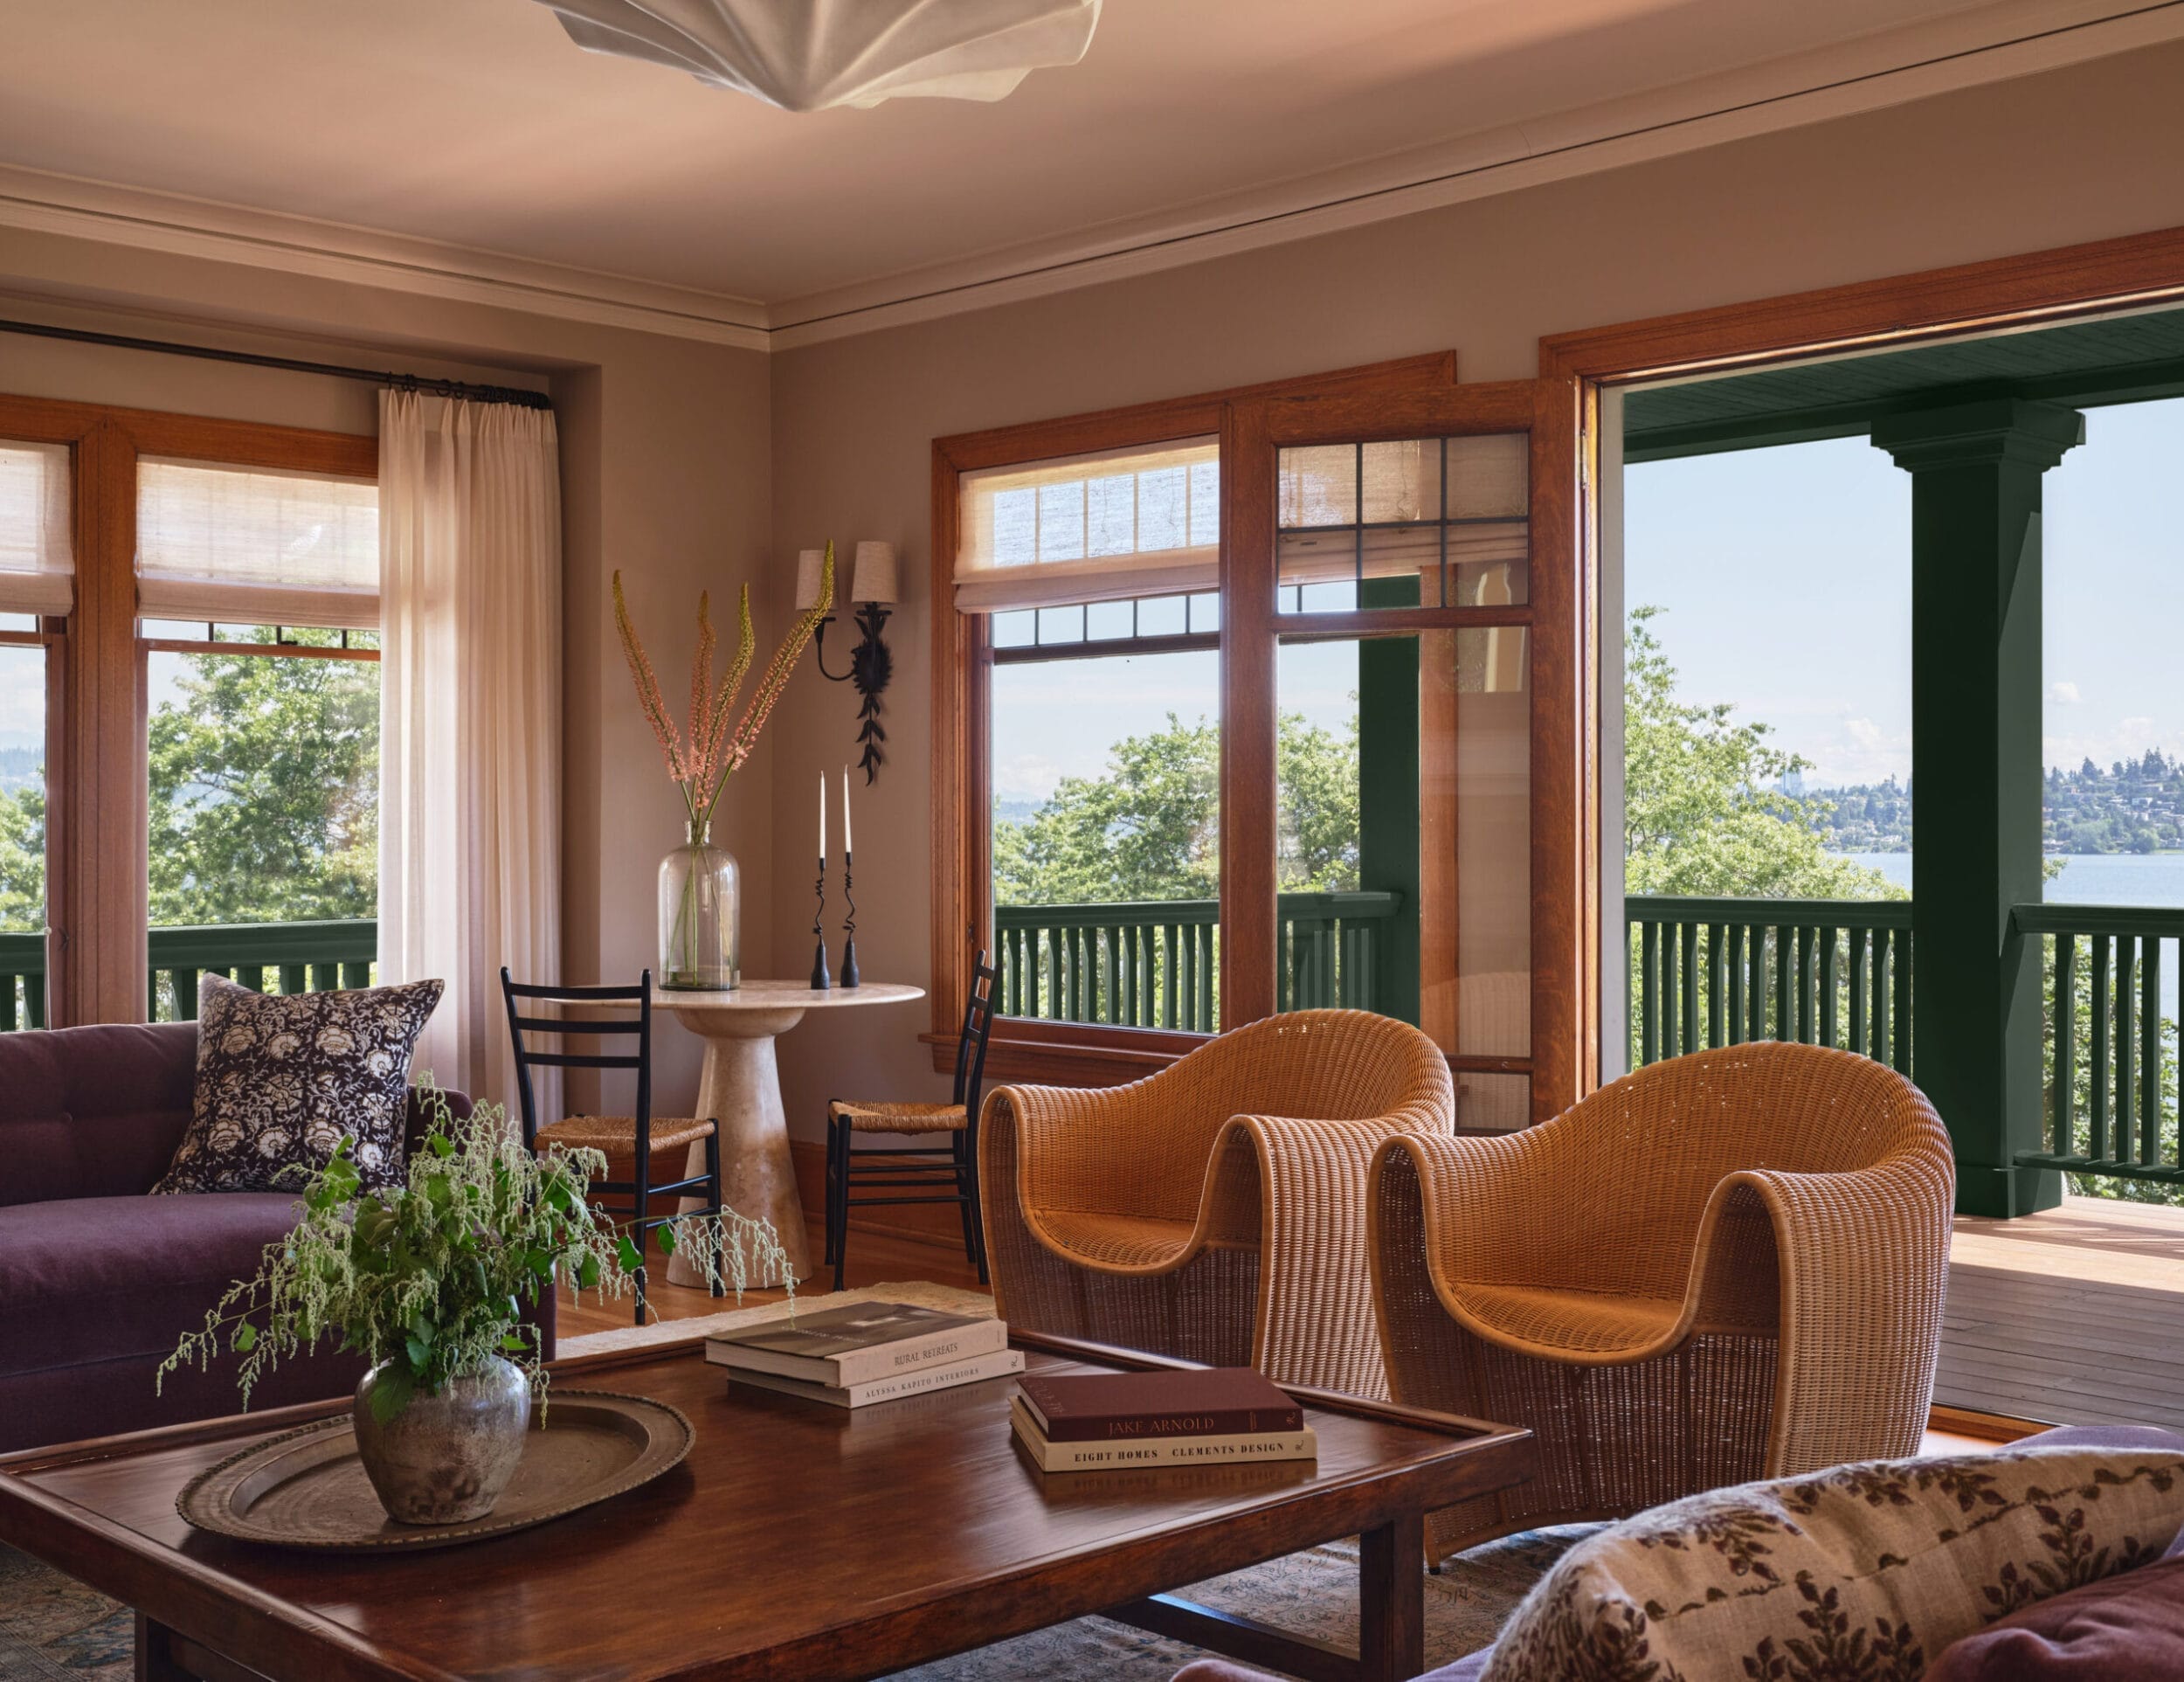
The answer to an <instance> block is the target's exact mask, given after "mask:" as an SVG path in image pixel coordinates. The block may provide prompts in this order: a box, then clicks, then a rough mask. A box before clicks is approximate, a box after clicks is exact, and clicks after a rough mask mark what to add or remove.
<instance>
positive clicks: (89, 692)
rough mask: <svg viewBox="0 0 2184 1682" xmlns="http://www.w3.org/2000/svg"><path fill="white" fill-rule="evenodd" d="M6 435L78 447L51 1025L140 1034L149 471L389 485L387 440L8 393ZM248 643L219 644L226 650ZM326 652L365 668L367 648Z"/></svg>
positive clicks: (53, 784)
mask: <svg viewBox="0 0 2184 1682" xmlns="http://www.w3.org/2000/svg"><path fill="white" fill-rule="evenodd" d="M0 438H9V439H16V440H22V441H24V442H26V443H38V444H66V445H67V446H69V506H70V512H71V534H70V535H71V541H72V543H73V549H74V555H75V567H76V584H75V588H76V606H75V611H74V612H73V613H70V614H69V615H68V616H67V617H66V619H65V620H63V619H49V620H45V621H44V629H42V630H41V631H40V632H39V633H35V637H36V640H39V641H41V642H43V644H44V646H45V649H46V696H47V709H46V765H47V767H48V775H47V779H46V787H47V799H46V814H47V815H46V843H45V857H46V876H45V899H46V920H47V927H48V934H47V939H46V970H47V983H46V995H47V1000H48V1010H49V1017H48V1020H49V1021H51V1022H52V1025H53V1026H54V1027H57V1028H58V1027H64V1026H74V1025H78V1024H82V1023H86V1022H141V1021H143V1020H144V1019H145V1000H144V977H145V975H146V973H147V972H148V970H149V957H148V955H147V946H146V931H147V926H148V924H149V901H150V883H149V859H148V857H147V853H146V849H147V846H148V841H147V831H146V813H145V806H144V802H145V793H144V791H145V782H146V761H147V757H148V743H147V733H148V731H149V717H148V716H147V713H146V704H145V703H146V689H145V655H146V653H147V651H148V650H149V648H151V647H155V646H166V645H165V642H164V641H163V640H162V641H161V642H155V641H153V640H140V639H139V637H138V636H137V631H136V496H137V485H136V478H137V474H136V464H137V460H138V458H140V457H142V456H167V457H171V458H175V459H178V460H198V461H212V462H219V463H223V464H225V465H230V466H236V467H265V468H269V469H273V470H275V471H282V472H292V473H316V474H329V475H333V476H336V477H341V478H349V479H368V480H374V481H376V480H377V478H378V476H379V441H378V440H377V438H374V437H370V436H368V435H363V434H358V433H337V432H328V431H322V430H319V429H314V428H307V427H294V426H269V425H265V424H262V423H259V422H255V421H242V420H230V419H221V418H218V417H215V416H204V415H185V414H176V413H171V412H166V411H163V410H155V409H132V408H122V407H116V406H114V405H104V404H90V403H77V402H73V401H69V400H67V399H63V398H38V397H20V396H7V395H0ZM30 635H31V633H24V634H21V635H18V634H15V633H10V635H9V637H8V640H10V641H21V640H29V637H30ZM236 646H237V645H225V644H218V643H215V644H211V645H210V647H211V648H214V649H217V650H218V651H220V652H224V653H232V652H234V648H235V647H236ZM282 652H286V653H295V652H299V651H295V650H284V651H282ZM313 652H314V653H318V654H325V653H328V652H332V653H335V654H346V655H347V656H349V657H351V658H354V657H356V656H358V655H362V654H366V653H368V652H369V651H366V650H362V649H358V650H335V651H326V650H318V651H313Z"/></svg>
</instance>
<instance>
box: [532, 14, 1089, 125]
mask: <svg viewBox="0 0 2184 1682" xmlns="http://www.w3.org/2000/svg"><path fill="white" fill-rule="evenodd" d="M540 3H541V4H543V5H545V6H549V7H550V8H551V9H552V10H553V11H554V12H555V14H556V16H558V17H560V19H561V26H562V27H563V29H564V30H566V31H568V32H569V38H570V39H571V40H572V41H574V42H575V43H576V44H577V45H578V46H580V47H583V48H584V50H585V51H587V52H609V53H613V54H615V55H617V56H619V57H621V58H625V59H642V60H644V61H645V62H646V63H648V64H657V65H667V66H670V67H672V68H674V69H677V70H687V71H688V72H689V73H691V74H692V75H694V76H695V77H696V78H697V79H698V80H700V81H702V82H709V83H711V84H713V85H714V86H715V87H727V88H732V89H734V90H735V91H736V92H737V93H749V94H750V95H751V97H752V98H754V99H760V100H764V101H765V102H766V103H767V104H768V105H773V106H778V107H781V109H783V110H784V111H823V110H826V109H827V108H828V107H832V106H837V105H854V106H865V107H869V106H874V105H878V104H880V103H881V101H882V100H892V99H943V100H999V99H1006V97H1007V96H1008V95H1009V94H1010V93H1012V92H1013V91H1014V89H1015V87H1016V85H1017V84H1018V83H1019V82H1020V81H1022V80H1024V78H1025V77H1026V75H1028V74H1029V73H1031V72H1033V71H1034V70H1041V69H1046V68H1048V67H1050V66H1058V65H1073V64H1075V63H1076V62H1077V60H1078V59H1082V57H1084V52H1085V49H1086V48H1087V47H1088V46H1089V45H1091V44H1092V31H1093V28H1094V26H1095V24H1098V22H1099V20H1100V0H540Z"/></svg>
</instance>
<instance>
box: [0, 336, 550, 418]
mask: <svg viewBox="0 0 2184 1682" xmlns="http://www.w3.org/2000/svg"><path fill="white" fill-rule="evenodd" d="M0 333H22V334H26V335H28V336H30V337H31V338H37V339H66V340H67V341H68V342H69V343H72V344H104V345H111V346H114V348H116V349H118V350H156V351H158V352H160V353H161V354H162V355H163V356H198V357H202V358H203V359H204V360H205V361H206V362H235V363H242V364H244V365H245V367H249V368H278V369H281V370H284V371H286V372H287V373H291V374H328V375H331V376H332V377H334V378H335V379H363V380H370V382H371V383H372V384H375V385H391V386H393V387H394V388H395V389H396V390H397V391H429V392H431V393H432V395H433V396H434V397H444V398H469V399H470V400H471V401H472V402H473V403H513V404H515V405H516V406H517V407H518V408H522V409H550V408H552V407H553V406H554V403H553V399H552V398H549V397H548V396H547V395H546V394H545V393H544V392H543V391H525V390H524V389H523V388H522V386H520V385H473V384H470V383H469V382H468V381H467V380H460V379H427V378H426V377H425V376H423V375H422V374H395V373H377V372H375V371H373V370H371V369H369V368H345V367H343V366H342V364H341V363H333V362H303V361H300V360H298V359H297V358H296V357H294V356H259V355H258V354H257V353H255V352H254V351H249V350H214V349H212V348H211V346H210V345H203V344H176V343H173V342H172V341H170V340H167V339H133V338H130V337H129V336H128V335H126V334H122V333H93V332H90V331H88V330H86V329H83V328H80V327H49V326H47V325H46V324H45V322H9V321H0Z"/></svg>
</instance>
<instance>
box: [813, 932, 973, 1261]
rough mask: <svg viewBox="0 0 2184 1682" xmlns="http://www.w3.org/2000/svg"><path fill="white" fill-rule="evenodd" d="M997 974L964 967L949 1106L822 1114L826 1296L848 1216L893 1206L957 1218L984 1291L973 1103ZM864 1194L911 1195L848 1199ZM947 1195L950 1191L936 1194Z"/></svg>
mask: <svg viewBox="0 0 2184 1682" xmlns="http://www.w3.org/2000/svg"><path fill="white" fill-rule="evenodd" d="M999 977H1000V972H999V970H997V969H995V968H993V967H992V966H991V965H989V964H988V963H987V962H986V961H985V952H983V951H981V952H979V953H978V957H977V959H975V960H973V962H972V964H971V996H970V997H969V998H968V999H967V1000H964V1009H963V1035H962V1037H961V1038H960V1039H958V1040H957V1042H956V1095H955V1098H954V1101H953V1102H952V1103H949V1104H911V1103H907V1102H898V1101H895V1100H893V1099H888V1100H883V1101H881V1102H878V1103H873V1104H862V1103H855V1102H852V1101H850V1100H847V1099H843V1098H837V1099H835V1100H834V1101H833V1103H831V1104H828V1105H827V1106H826V1259H827V1261H828V1262H830V1263H833V1269H834V1289H835V1290H837V1291H840V1289H841V1288H842V1280H843V1276H844V1274H845V1272H846V1271H847V1267H848V1249H849V1211H850V1210H851V1209H853V1208H878V1207H881V1206H882V1205H888V1204H896V1203H955V1204H957V1205H959V1206H960V1207H961V1208H962V1210H963V1248H964V1255H965V1256H968V1257H969V1258H970V1260H971V1263H973V1264H974V1265H975V1266H976V1267H977V1268H978V1283H979V1284H986V1283H987V1276H986V1264H985V1215H984V1211H983V1210H981V1209H980V1208H979V1206H978V1100H979V1097H981V1095H982V1094H983V1092H984V1090H985V1048H986V1039H987V1036H988V1035H990V1034H991V1032H992V1028H993V988H994V984H995V982H996V981H998V980H999ZM942 1132H944V1133H946V1134H948V1135H949V1140H948V1143H947V1144H945V1145H933V1146H909V1145H904V1146H886V1145H882V1146H871V1147H868V1148H864V1149H857V1148H853V1146H852V1143H851V1141H852V1140H853V1139H854V1138H855V1136H856V1135H857V1134H859V1133H902V1134H908V1135H909V1136H912V1137H929V1136H930V1135H932V1134H934V1133H942ZM857 1186H871V1187H883V1188H885V1189H887V1190H888V1191H890V1192H895V1191H901V1192H903V1193H905V1195H900V1196H885V1197H853V1196H851V1195H850V1192H851V1189H852V1187H857ZM945 1187H953V1189H952V1190H949V1189H943V1188H945ZM912 1192H916V1193H918V1194H917V1195H908V1193H912Z"/></svg>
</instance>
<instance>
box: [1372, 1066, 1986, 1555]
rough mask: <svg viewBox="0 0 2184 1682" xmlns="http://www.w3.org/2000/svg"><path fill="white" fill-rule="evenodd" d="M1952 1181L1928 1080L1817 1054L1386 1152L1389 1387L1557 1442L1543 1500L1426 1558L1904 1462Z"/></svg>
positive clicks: (1474, 1519) (1379, 1273)
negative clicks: (1694, 1497) (1757, 1484)
mask: <svg viewBox="0 0 2184 1682" xmlns="http://www.w3.org/2000/svg"><path fill="white" fill-rule="evenodd" d="M1954 1187H1955V1173H1954V1166H1953V1163H1952V1158H1951V1155H1950V1150H1949V1139H1948V1135H1947V1134H1946V1132H1943V1131H1942V1126H1941V1124H1940V1122H1939V1121H1938V1120H1937V1119H1935V1117H1934V1112H1933V1110H1932V1106H1930V1105H1929V1104H1927V1102H1926V1100H1925V1097H1923V1096H1922V1095H1921V1094H1920V1093H1919V1091H1918V1089H1917V1088H1916V1087H1914V1086H1912V1085H1911V1083H1910V1082H1909V1081H1906V1080H1905V1079H1904V1077H1903V1076H1900V1075H1898V1074H1897V1073H1896V1072H1895V1071H1893V1070H1892V1069H1887V1068H1884V1067H1883V1066H1882V1065H1881V1064H1879V1063H1876V1062H1869V1061H1868V1060H1867V1059H1865V1058H1863V1057H1858V1056H1852V1055H1851V1054H1850V1053H1849V1052H1844V1051H1831V1050H1827V1049H1821V1048H1819V1047H1815V1046H1805V1045H1783V1044H1773V1043H1766V1044H1755V1045H1742V1046H1735V1047H1731V1048H1730V1049H1726V1050H1719V1051H1703V1052H1699V1053H1697V1055H1695V1056H1686V1057H1677V1058H1675V1059H1673V1060H1671V1061H1669V1062H1662V1063H1656V1064H1655V1065H1653V1066H1652V1067H1651V1068H1648V1069H1641V1070H1639V1071H1638V1072H1637V1073H1636V1074H1635V1075H1631V1076H1626V1077H1625V1078H1624V1079H1622V1080H1620V1081H1617V1082H1615V1083H1614V1084H1613V1085H1611V1086H1607V1087H1605V1088H1603V1089H1602V1090H1600V1091H1598V1092H1595V1093H1594V1094H1593V1095H1592V1096H1591V1097H1588V1098H1586V1099H1584V1100H1583V1101H1582V1102H1580V1103H1579V1104H1577V1105H1576V1106H1575V1107H1574V1108H1572V1109H1571V1110H1569V1111H1565V1113H1564V1114H1562V1115H1560V1116H1559V1117H1557V1118H1555V1119H1554V1120H1552V1121H1550V1122H1546V1123H1545V1124H1543V1125H1540V1126H1538V1127H1535V1128H1532V1129H1531V1130H1530V1131H1529V1132H1520V1133H1511V1134H1508V1135H1506V1136H1504V1137H1502V1138H1498V1139H1413V1138H1405V1139H1392V1140H1390V1141H1389V1142H1388V1144H1386V1146H1383V1147H1382V1148H1381V1150H1380V1152H1379V1155H1378V1156H1377V1157H1376V1158H1375V1159H1374V1161H1373V1165H1372V1190H1371V1203H1370V1208H1371V1215H1372V1238H1371V1247H1372V1271H1373V1283H1374V1293H1375V1298H1376V1301H1377V1304H1378V1306H1379V1315H1380V1332H1381V1338H1382V1340H1383V1343H1384V1345H1385V1346H1386V1353H1387V1363H1388V1380H1389V1384H1390V1387H1391V1388H1392V1389H1393V1393H1394V1397H1395V1399H1396V1400H1397V1401H1399V1402H1406V1403H1409V1404H1413V1405H1420V1406H1425V1407H1431V1408H1438V1409H1445V1410H1446V1411H1448V1412H1451V1413H1458V1414H1469V1415H1474V1416H1483V1417H1486V1418H1489V1419H1500V1420H1506V1421H1509V1422H1511V1423H1513V1424H1521V1425H1529V1426H1531V1428H1532V1429H1533V1430H1534V1431H1535V1432H1537V1433H1538V1437H1539V1441H1540V1447H1541V1450H1542V1453H1541V1467H1540V1471H1539V1474H1538V1476H1537V1477H1535V1478H1533V1479H1532V1480H1531V1482H1530V1483H1528V1484H1525V1485H1521V1486H1519V1487H1518V1488H1517V1489H1514V1490H1511V1491H1509V1492H1506V1493H1504V1494H1502V1495H1498V1496H1494V1497H1489V1498H1485V1499H1480V1500H1477V1501H1473V1502H1470V1503H1468V1504H1467V1505H1463V1506H1460V1507H1452V1508H1450V1509H1448V1511H1447V1512H1441V1513H1438V1514H1435V1515H1434V1519H1433V1521H1432V1523H1431V1524H1430V1525H1429V1527H1428V1543H1429V1547H1430V1550H1431V1551H1432V1552H1433V1553H1434V1554H1435V1555H1436V1556H1438V1555H1439V1554H1445V1553H1448V1552H1449V1551H1451V1550H1453V1549H1455V1548H1458V1547H1469V1546H1470V1545H1471V1544H1473V1543H1474V1542H1476V1541H1482V1540H1486V1539H1487V1538H1489V1537H1491V1536H1496V1535H1502V1534H1505V1533H1508V1532H1510V1531H1514V1530H1520V1529H1524V1528H1527V1527H1529V1526H1534V1525H1541V1524H1556V1523H1566V1522H1571V1521H1574V1520H1578V1519H1612V1518H1620V1517H1622V1516H1624V1515H1625V1514H1628V1513H1632V1512H1640V1511H1641V1510H1643V1509H1644V1508H1647V1507H1649V1506H1653V1505H1657V1504H1658V1503H1660V1502H1662V1501H1667V1500H1672V1499H1676V1497H1678V1496H1683V1495H1688V1494H1691V1493H1694V1492H1697V1491H1700V1490H1704V1489H1712V1488H1716V1487H1718V1486H1719V1485H1724V1484H1737V1483H1745V1482H1749V1481H1751V1480H1753V1479H1756V1478H1778V1477H1782V1476H1786V1475H1789V1474H1793V1473H1796V1472H1801V1471H1811V1470H1813V1469H1814V1468H1816V1467H1820V1466H1828V1465H1833V1464H1836V1463H1837V1462H1839V1461H1844V1460H1858V1459H1867V1458H1873V1457H1888V1456H1901V1455H1907V1454H1910V1453H1912V1452H1913V1451H1914V1450H1917V1448H1918V1442H1919V1437H1920V1435H1921V1433H1922V1432H1923V1431H1924V1430H1925V1425H1926V1409H1927V1403H1928V1402H1929V1400H1930V1398H1931V1396H1932V1390H1933V1375H1934V1360H1935V1354H1936V1351H1937V1348H1938V1346H1939V1339H1940V1335H1941V1304H1942V1295H1943V1291H1944V1289H1945V1287H1946V1283H1947V1275H1948V1261H1949V1215H1950V1209H1951V1204H1952V1196H1953V1192H1954Z"/></svg>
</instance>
